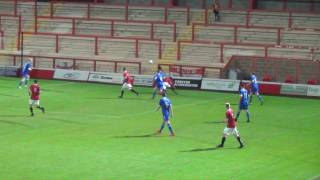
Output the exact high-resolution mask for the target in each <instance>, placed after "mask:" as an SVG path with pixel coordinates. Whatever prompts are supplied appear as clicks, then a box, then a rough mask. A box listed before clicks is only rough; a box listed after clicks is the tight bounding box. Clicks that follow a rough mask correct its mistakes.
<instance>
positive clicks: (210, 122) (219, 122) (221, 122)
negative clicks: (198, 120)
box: [204, 121, 225, 124]
mask: <svg viewBox="0 0 320 180" xmlns="http://www.w3.org/2000/svg"><path fill="white" fill-rule="evenodd" d="M204 123H205V124H223V123H225V122H224V121H206V122H204Z"/></svg>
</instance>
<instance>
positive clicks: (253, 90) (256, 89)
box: [249, 72, 263, 105]
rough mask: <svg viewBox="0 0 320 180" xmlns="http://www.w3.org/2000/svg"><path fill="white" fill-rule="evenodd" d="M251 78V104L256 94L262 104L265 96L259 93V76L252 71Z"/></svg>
mask: <svg viewBox="0 0 320 180" xmlns="http://www.w3.org/2000/svg"><path fill="white" fill-rule="evenodd" d="M250 79H251V83H250V84H251V91H250V100H249V102H250V104H251V102H252V96H253V95H254V94H255V95H256V96H258V99H259V101H260V105H262V104H263V98H262V96H261V95H260V93H259V84H258V81H257V77H256V75H255V73H254V72H253V73H251V76H250Z"/></svg>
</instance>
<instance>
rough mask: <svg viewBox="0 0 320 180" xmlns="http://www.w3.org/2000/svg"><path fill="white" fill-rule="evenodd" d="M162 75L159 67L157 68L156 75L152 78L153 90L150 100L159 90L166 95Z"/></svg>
mask: <svg viewBox="0 0 320 180" xmlns="http://www.w3.org/2000/svg"><path fill="white" fill-rule="evenodd" d="M163 80H164V73H163V71H162V68H161V66H159V67H158V70H157V73H156V74H155V75H154V77H153V81H154V89H153V94H152V99H154V98H155V96H156V94H157V89H159V91H160V93H161V94H162V93H166V86H165V85H164V82H163Z"/></svg>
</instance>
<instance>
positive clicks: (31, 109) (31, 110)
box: [29, 107, 33, 116]
mask: <svg viewBox="0 0 320 180" xmlns="http://www.w3.org/2000/svg"><path fill="white" fill-rule="evenodd" d="M29 109H30V112H31V116H33V108H32V107H30V108H29Z"/></svg>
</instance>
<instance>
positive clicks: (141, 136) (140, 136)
mask: <svg viewBox="0 0 320 180" xmlns="http://www.w3.org/2000/svg"><path fill="white" fill-rule="evenodd" d="M156 135H157V134H156V133H152V134H144V135H132V136H130V135H128V136H114V137H113V138H149V137H161V136H156Z"/></svg>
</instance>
